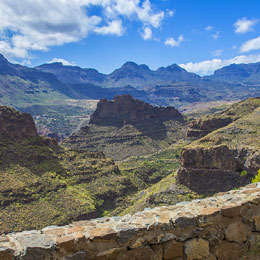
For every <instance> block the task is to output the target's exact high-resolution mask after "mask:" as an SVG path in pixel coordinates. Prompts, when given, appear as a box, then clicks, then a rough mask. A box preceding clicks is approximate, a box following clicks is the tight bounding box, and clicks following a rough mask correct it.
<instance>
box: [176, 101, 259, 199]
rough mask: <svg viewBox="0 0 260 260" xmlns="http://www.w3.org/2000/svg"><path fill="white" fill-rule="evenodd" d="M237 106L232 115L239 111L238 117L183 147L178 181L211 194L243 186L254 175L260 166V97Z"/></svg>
mask: <svg viewBox="0 0 260 260" xmlns="http://www.w3.org/2000/svg"><path fill="white" fill-rule="evenodd" d="M252 104H253V106H252ZM237 108H238V109H241V110H240V112H239V111H236V112H234V113H233V115H239V114H240V115H241V118H240V119H237V120H236V121H234V122H233V123H230V124H228V125H227V126H225V127H223V128H220V129H218V130H216V131H213V132H212V133H210V134H208V135H206V136H204V137H203V138H201V139H199V140H197V141H195V142H193V143H191V144H190V145H188V146H187V147H185V148H184V149H183V152H182V155H181V165H182V168H181V169H180V170H179V172H178V177H177V180H178V183H180V184H183V185H186V186H188V187H189V188H190V189H192V190H194V191H196V192H199V193H204V194H210V193H214V192H218V191H226V190H229V189H232V188H234V187H238V186H241V185H245V184H247V183H248V182H250V181H251V179H252V177H253V176H254V175H256V174H257V170H258V169H259V168H260V154H259V147H260V143H259V140H260V138H259V136H260V132H259V129H260V107H259V99H255V100H246V101H244V102H241V103H240V104H238V106H237ZM245 108H248V109H249V111H246V109H245ZM232 109H235V107H233V108H232ZM232 109H231V111H232ZM229 112H230V111H229ZM242 115H244V116H242Z"/></svg>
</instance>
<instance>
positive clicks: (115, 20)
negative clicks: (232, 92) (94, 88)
mask: <svg viewBox="0 0 260 260" xmlns="http://www.w3.org/2000/svg"><path fill="white" fill-rule="evenodd" d="M0 17H1V24H0V52H1V53H2V54H4V55H5V56H6V57H7V58H8V59H10V60H11V61H13V62H19V63H21V64H25V65H28V66H36V65H39V64H42V63H46V62H50V61H63V62H64V64H74V65H78V66H80V67H92V68H96V69H98V70H99V71H100V72H103V73H110V72H112V71H113V70H114V69H116V68H119V67H120V66H121V65H122V64H123V63H125V62H126V61H134V62H136V63H138V64H142V63H145V64H147V65H148V66H149V67H150V68H151V69H157V68H158V67H160V66H168V65H170V64H173V63H177V64H179V65H181V66H182V67H184V68H185V69H187V70H188V71H191V72H195V73H198V74H201V75H208V74H211V73H213V71H214V70H216V69H218V68H220V67H223V66H226V65H229V64H231V63H250V62H258V61H260V1H259V0H248V1H245V0H218V1H217V0H196V1H195V0H55V1H53V0H23V1H21V0H12V1H10V0H1V2H0Z"/></svg>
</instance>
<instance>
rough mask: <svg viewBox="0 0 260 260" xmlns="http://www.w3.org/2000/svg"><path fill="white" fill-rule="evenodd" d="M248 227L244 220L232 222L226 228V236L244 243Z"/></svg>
mask: <svg viewBox="0 0 260 260" xmlns="http://www.w3.org/2000/svg"><path fill="white" fill-rule="evenodd" d="M247 233H248V232H247V229H246V227H245V225H244V224H243V223H242V221H241V220H240V221H237V222H235V223H231V224H230V225H229V226H228V227H227V229H226V230H225V238H226V240H228V241H230V242H233V241H234V242H237V243H239V244H242V243H243V242H244V241H246V239H247Z"/></svg>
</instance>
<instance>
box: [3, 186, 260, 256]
mask: <svg viewBox="0 0 260 260" xmlns="http://www.w3.org/2000/svg"><path fill="white" fill-rule="evenodd" d="M259 241H260V185H259V184H251V185H248V186H246V187H244V188H242V189H240V190H233V191H229V192H226V193H221V194H217V195H216V196H215V197H211V198H206V199H202V200H195V201H192V202H188V203H187V202H186V203H179V204H177V205H175V206H165V207H160V208H159V207H158V208H154V209H146V210H145V211H142V212H138V213H136V214H135V215H125V216H122V217H112V218H101V219H93V220H89V221H80V222H74V223H73V224H71V225H68V226H62V227H57V226H52V227H47V228H44V229H42V230H40V231H37V230H35V231H25V232H21V233H12V234H6V235H2V236H0V259H1V260H14V259H16V260H29V259H30V260H32V259H33V260H35V259H40V260H50V259H52V260H94V259H95V260H101V259H102V260H141V259H142V260H154V259H161V260H170V259H171V260H181V259H183V260H184V259H185V260H187V259H188V260H195V259H201V260H216V259H218V260H235V259H236V260H239V259H241V257H242V255H243V253H244V252H245V251H246V250H248V248H251V249H253V248H254V246H256V245H257V243H259Z"/></svg>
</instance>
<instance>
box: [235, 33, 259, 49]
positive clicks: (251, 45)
mask: <svg viewBox="0 0 260 260" xmlns="http://www.w3.org/2000/svg"><path fill="white" fill-rule="evenodd" d="M258 49H260V37H257V38H254V39H251V40H248V41H246V42H245V43H243V44H242V46H241V47H240V52H250V51H253V50H258Z"/></svg>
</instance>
